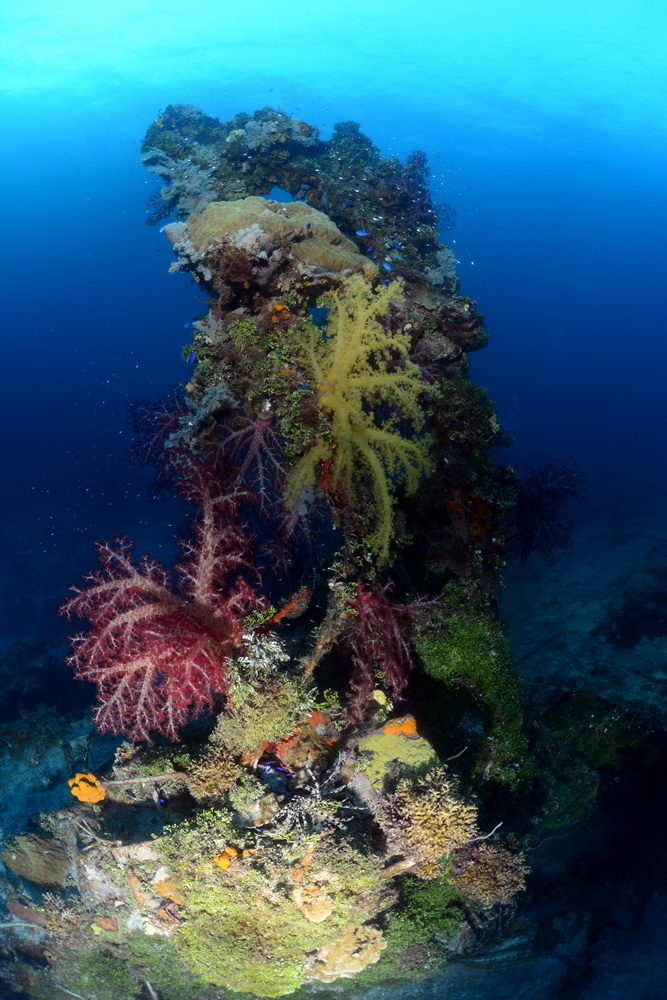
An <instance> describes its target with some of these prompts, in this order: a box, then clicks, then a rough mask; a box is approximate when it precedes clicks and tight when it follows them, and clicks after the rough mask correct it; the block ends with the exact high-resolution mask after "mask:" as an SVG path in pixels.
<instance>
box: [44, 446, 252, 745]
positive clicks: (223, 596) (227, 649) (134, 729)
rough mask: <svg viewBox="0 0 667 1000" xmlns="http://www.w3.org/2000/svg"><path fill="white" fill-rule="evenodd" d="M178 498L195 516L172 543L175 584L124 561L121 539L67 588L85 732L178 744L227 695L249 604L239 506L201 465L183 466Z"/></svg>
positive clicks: (147, 564)
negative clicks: (184, 729)
mask: <svg viewBox="0 0 667 1000" xmlns="http://www.w3.org/2000/svg"><path fill="white" fill-rule="evenodd" d="M180 469H181V485H180V491H181V495H182V496H183V499H184V500H185V501H186V502H191V503H192V502H193V503H196V504H197V506H198V508H199V515H198V517H197V519H196V521H195V522H194V525H193V537H192V539H191V540H187V541H184V542H181V553H182V554H181V559H180V561H179V563H178V565H177V567H176V574H177V578H178V584H177V586H176V587H175V588H174V587H173V586H172V579H171V574H170V573H169V572H168V571H167V570H165V569H164V568H163V567H162V566H161V565H160V564H159V563H158V562H157V561H156V560H154V559H151V558H150V557H149V556H144V557H143V558H142V559H141V561H140V562H139V563H136V562H135V561H134V560H133V558H132V552H133V548H134V546H133V544H132V543H131V542H130V541H129V540H128V539H117V540H116V542H115V543H113V544H111V543H110V542H102V543H99V544H98V545H97V546H96V547H97V551H98V554H99V557H100V562H101V568H100V569H98V570H96V571H95V572H94V573H91V574H89V575H88V576H86V577H84V580H85V586H84V587H72V588H71V590H72V595H71V596H70V597H69V598H68V599H67V600H66V601H65V603H64V604H63V606H62V608H61V613H62V614H64V615H66V616H67V617H68V618H69V619H71V618H72V617H77V618H85V619H88V621H89V623H90V629H89V631H88V632H86V633H79V634H78V635H75V636H74V637H73V639H72V649H73V654H72V656H71V657H70V658H69V663H70V664H71V665H72V666H73V668H74V675H75V677H77V678H79V679H81V680H89V681H93V682H94V683H95V684H96V685H97V695H98V704H97V706H96V708H95V709H94V715H93V717H94V721H95V726H96V728H97V729H98V730H99V731H100V732H112V733H116V734H121V733H123V734H125V735H127V736H129V737H130V738H131V739H133V740H147V741H148V742H149V743H150V742H151V735H150V734H151V733H161V734H162V735H164V736H167V737H169V739H172V740H178V730H179V728H180V727H181V726H183V725H184V724H185V723H186V722H188V721H190V720H191V719H192V718H194V717H196V716H197V715H199V714H200V713H201V712H203V711H206V710H210V709H211V708H213V706H214V702H215V700H216V697H217V696H219V695H221V694H224V693H225V692H226V691H227V690H228V688H229V683H230V679H229V672H228V668H227V663H228V660H229V658H230V656H232V655H233V654H234V652H235V651H236V650H237V649H238V648H239V647H240V644H241V635H242V628H243V619H244V616H245V615H246V614H247V612H248V611H249V609H250V608H251V607H252V606H256V605H257V602H258V599H257V597H256V595H255V591H254V589H253V588H252V586H251V585H250V584H249V583H248V581H247V580H246V579H245V577H244V576H243V575H242V574H243V573H244V572H246V573H252V572H254V570H253V567H252V564H251V562H250V549H251V539H250V536H249V535H248V533H247V531H246V530H245V528H244V527H243V526H241V525H240V524H239V520H238V513H239V510H238V508H239V500H238V497H237V496H236V495H235V494H234V493H230V492H225V490H224V489H223V488H222V486H221V484H220V482H219V481H218V480H216V479H215V478H213V477H212V476H211V475H210V474H209V473H208V472H207V470H206V469H205V467H204V466H202V465H201V464H198V463H195V462H194V461H192V460H191V459H190V460H184V461H183V462H182V463H181V465H180Z"/></svg>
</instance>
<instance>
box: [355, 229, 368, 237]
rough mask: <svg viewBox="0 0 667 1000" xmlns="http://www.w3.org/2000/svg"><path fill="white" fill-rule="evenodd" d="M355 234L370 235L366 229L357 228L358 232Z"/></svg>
mask: <svg viewBox="0 0 667 1000" xmlns="http://www.w3.org/2000/svg"><path fill="white" fill-rule="evenodd" d="M354 235H355V236H368V233H367V232H366V230H365V229H357V231H356V233H355V234H354Z"/></svg>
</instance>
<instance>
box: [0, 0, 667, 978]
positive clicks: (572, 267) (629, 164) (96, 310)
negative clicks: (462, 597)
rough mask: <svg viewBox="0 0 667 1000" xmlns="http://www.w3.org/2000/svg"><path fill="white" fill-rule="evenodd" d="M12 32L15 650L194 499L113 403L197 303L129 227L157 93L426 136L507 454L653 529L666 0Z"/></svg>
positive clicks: (257, 7) (140, 7)
mask: <svg viewBox="0 0 667 1000" xmlns="http://www.w3.org/2000/svg"><path fill="white" fill-rule="evenodd" d="M0 29H1V31H0V38H2V57H1V62H0V98H1V99H0V136H1V137H2V155H1V158H0V170H1V172H2V178H3V185H2V190H3V194H4V198H3V225H2V228H3V239H2V250H1V252H2V286H3V319H2V330H3V342H4V358H5V377H4V379H3V387H2V393H1V394H0V407H1V408H2V412H1V415H0V420H1V426H2V435H3V450H2V456H3V461H2V489H1V490H0V513H1V516H0V531H1V533H2V534H1V537H2V561H1V564H0V566H1V568H0V650H4V651H5V654H6V659H5V664H7V663H9V666H6V665H5V667H4V669H5V670H8V671H10V672H11V670H12V669H14V667H13V666H12V664H15V662H16V656H17V655H18V654H17V653H16V650H17V648H26V647H29V650H32V651H33V654H34V655H35V656H36V655H38V654H39V655H51V656H53V657H54V658H55V659H56V660H57V659H58V657H59V656H60V657H61V656H62V654H63V653H64V650H65V635H66V632H67V628H66V626H65V625H64V624H63V622H62V621H61V620H60V619H59V618H58V617H57V607H58V604H59V603H60V601H61V599H62V596H63V594H64V592H65V590H66V588H67V586H68V584H70V583H71V582H72V581H73V580H75V579H77V578H78V577H79V575H80V574H81V573H82V572H84V571H85V570H87V569H89V568H90V566H91V564H92V561H93V557H92V549H91V542H92V540H93V539H96V538H107V537H115V536H116V535H120V534H128V535H130V536H132V537H133V538H134V539H135V540H136V541H137V545H138V549H139V550H140V551H143V550H144V549H150V551H152V552H153V553H154V554H155V555H156V556H158V557H161V558H163V559H165V560H166V561H168V560H169V558H170V557H171V554H172V551H173V547H174V539H175V537H176V534H177V530H178V526H179V522H180V517H181V512H180V510H179V509H178V505H176V504H174V505H173V507H172V506H170V505H169V504H166V505H163V504H159V505H153V507H147V506H146V503H145V491H144V485H145V480H146V476H145V473H144V470H142V469H139V468H137V467H135V466H132V465H130V463H129V462H128V460H127V450H128V447H129V445H130V443H131V431H130V428H129V427H128V425H127V424H126V422H125V410H126V407H127V405H128V404H129V403H130V402H131V401H132V400H134V399H137V398H152V397H155V396H158V395H160V394H161V393H164V392H166V391H167V390H168V389H169V387H170V386H172V385H174V384H176V383H179V382H184V381H186V379H187V377H188V373H187V368H186V366H185V364H184V363H183V360H182V358H181V348H182V346H183V344H184V343H185V342H186V341H187V340H188V329H187V325H188V324H189V323H190V321H191V319H192V317H193V316H194V315H196V314H198V313H201V312H202V311H203V309H204V307H203V305H202V300H201V295H200V293H199V290H198V288H197V287H196V286H194V285H193V284H191V283H188V281H186V280H183V279H182V278H181V277H180V276H174V275H170V274H168V266H169V264H170V263H171V260H172V253H171V248H170V246H169V244H168V242H167V240H166V239H165V237H164V235H161V234H160V233H159V232H158V228H159V227H154V228H150V227H147V226H146V225H145V224H144V221H145V208H144V205H145V201H146V199H147V197H148V196H149V195H150V194H151V192H152V191H153V189H154V187H155V180H154V178H153V177H151V176H149V175H148V174H147V173H146V171H145V170H144V169H143V168H142V166H141V164H140V155H139V146H140V143H141V140H142V137H143V134H144V132H145V130H146V127H147V126H148V125H149V123H150V122H151V121H152V120H153V119H154V118H155V117H156V115H157V113H158V112H159V111H160V110H161V109H163V108H164V107H165V106H166V105H167V104H170V103H189V104H194V105H197V106H198V107H200V108H202V109H203V110H204V111H206V112H207V113H209V114H211V115H215V116H217V117H219V118H221V119H223V120H224V119H226V118H228V117H230V116H232V115H233V114H235V113H237V112H239V111H247V112H252V111H254V110H256V109H258V108H261V107H263V106H265V105H271V106H273V107H276V108H279V109H281V110H284V111H286V112H287V113H288V114H291V115H295V116H297V117H299V118H302V119H304V120H305V121H307V122H309V123H311V124H316V125H318V126H319V127H320V128H321V130H322V135H323V137H324V138H327V137H328V136H329V135H330V134H331V129H332V125H333V124H334V123H335V122H338V121H341V120H350V119H353V120H356V121H358V122H360V124H361V127H362V130H363V131H364V132H365V133H366V134H368V135H369V136H370V137H371V139H372V140H373V141H374V142H375V143H376V144H377V145H378V146H379V147H380V149H381V151H382V153H383V154H385V155H387V154H394V155H397V156H399V157H401V158H404V157H405V156H406V155H407V154H408V153H409V152H410V151H411V150H413V149H423V150H425V151H426V153H427V155H428V157H429V162H430V165H431V169H432V171H433V176H432V181H431V183H432V190H433V194H434V199H435V201H436V202H440V201H446V202H449V203H450V204H451V205H453V206H454V208H455V209H456V213H457V215H456V224H455V226H454V228H453V229H452V230H451V231H449V232H448V234H447V235H446V237H445V239H447V240H448V241H449V242H451V245H452V247H453V249H454V251H455V253H456V256H457V258H458V260H459V273H460V276H461V292H462V294H465V295H470V296H472V297H473V298H474V299H476V300H477V301H478V302H479V307H480V310H481V311H482V312H483V313H484V314H485V316H486V321H487V325H488V326H489V329H490V331H491V338H492V339H491V343H490V346H489V347H487V348H486V349H485V350H483V351H481V352H480V353H479V354H477V355H475V356H474V357H473V359H472V374H473V377H474V378H475V379H476V380H477V381H479V382H480V383H481V384H483V385H484V386H486V387H487V388H488V390H489V393H490V396H491V398H492V399H493V400H494V401H495V402H496V404H497V407H498V412H499V417H500V420H501V422H502V423H503V424H504V426H506V427H507V428H508V429H509V430H510V431H511V432H512V433H513V435H514V436H515V444H514V446H513V447H512V449H511V451H509V452H507V453H506V454H505V455H503V456H500V457H501V458H502V460H503V461H507V462H508V463H510V464H512V465H513V466H514V467H515V468H517V469H518V470H519V471H524V470H525V469H526V468H528V467H529V465H530V463H531V462H532V461H550V460H553V459H560V458H564V457H567V456H572V457H573V458H574V459H575V461H576V462H577V464H578V465H579V466H580V467H581V468H582V469H583V470H584V471H585V472H586V475H587V477H588V480H589V484H590V492H591V496H590V499H589V501H588V503H587V505H586V507H585V508H583V509H582V511H581V513H580V520H579V526H580V529H581V530H582V531H583V532H584V533H585V530H586V525H591V526H595V530H593V528H591V535H593V534H594V536H595V538H596V539H600V538H601V537H602V536H601V535H600V534H599V531H598V529H599V525H600V522H601V520H604V519H605V518H608V519H610V520H611V519H612V518H615V523H616V524H621V526H622V527H623V529H624V530H625V531H632V530H634V529H635V528H636V526H637V525H638V524H640V523H644V524H646V523H649V528H648V529H647V531H648V534H649V535H650V536H651V537H654V538H656V539H657V538H658V537H659V534H658V531H659V526H660V517H659V515H656V509H657V508H658V507H659V505H660V504H661V503H662V502H663V500H664V498H665V492H666V488H667V470H666V463H665V460H664V455H665V449H664V440H663V437H664V428H665V427H666V426H667V393H666V392H665V387H664V384H665V369H666V362H667V324H666V323H665V319H664V288H665V233H666V232H667V198H666V196H665V174H666V172H667V121H666V119H665V116H664V108H665V106H666V105H667V62H666V61H665V58H664V52H665V43H666V41H667V8H666V7H665V5H664V4H663V3H661V2H659V0H634V2H630V0H588V2H587V3H581V2H580V0H554V2H552V3H550V4H536V3H534V2H529V0H506V2H505V3H502V4H501V3H498V2H494V0H468V2H467V3H465V4H462V3H452V2H451V0H440V2H435V0H416V2H415V3H412V4H405V3H402V2H401V3H399V2H398V0H386V2H383V3H380V2H378V0H367V2H366V3H363V4H359V3H356V2H355V3H353V2H350V0H339V2H338V3H336V4H335V5H323V6H320V7H318V6H317V5H315V4H313V3H306V2H304V0H291V2H290V3H288V4H282V5H281V4H276V3H273V2H269V0H255V2H254V3H253V4H252V5H247V6H246V5H241V4H235V3H230V2H229V0H216V2H212V0H201V2H200V3H198V4H197V5H192V6H190V5H187V4H183V3H181V2H178V3H177V2H174V0H164V2H159V3H158V2H155V0H116V2H115V3H114V4H113V5H100V4H92V3H89V2H85V0H84V2H82V0H76V2H75V0H61V2H59V3H57V4H56V3H54V2H53V0H24V2H23V3H22V4H21V6H20V8H19V7H18V6H16V7H12V8H11V9H10V6H9V5H8V4H5V5H4V6H3V10H2V12H1V13H0ZM599 544H600V546H601V547H604V544H605V543H604V542H603V541H601V542H600V543H599ZM590 555H591V553H590V551H587V550H586V551H584V553H583V555H582V552H581V550H579V558H580V559H581V560H584V559H588V558H589V557H590ZM508 613H509V616H510V618H511V614H512V609H511V608H510V610H509V612H508ZM17 643H19V644H23V645H22V646H21V647H17V645H16V644H17ZM8 651H9V652H8ZM12 651H13V652H12ZM35 651H37V652H35ZM12 657H14V658H13V659H12ZM62 670H63V682H62V685H58V684H56V683H54V682H53V676H54V675H53V673H52V672H51V670H50V669H49V671H47V673H46V674H45V677H46V678H47V680H45V682H44V684H43V685H42V686H40V685H39V684H38V685H37V686H36V687H34V688H32V689H28V690H24V691H22V692H20V691H19V690H18V689H17V690H16V692H15V693H16V697H15V698H13V699H12V701H11V703H10V704H8V705H6V706H5V718H11V717H12V714H16V713H17V712H18V711H19V709H20V708H25V707H30V708H34V707H35V704H37V703H39V702H43V703H46V704H47V705H48V704H51V703H54V704H57V705H58V707H59V708H61V709H65V708H70V707H78V706H84V705H85V703H86V699H87V698H88V697H89V694H88V693H87V692H85V691H84V690H83V686H82V685H77V686H76V687H75V686H74V685H71V686H70V685H69V684H68V683H67V675H66V668H64V667H63V668H62ZM596 995H597V994H596Z"/></svg>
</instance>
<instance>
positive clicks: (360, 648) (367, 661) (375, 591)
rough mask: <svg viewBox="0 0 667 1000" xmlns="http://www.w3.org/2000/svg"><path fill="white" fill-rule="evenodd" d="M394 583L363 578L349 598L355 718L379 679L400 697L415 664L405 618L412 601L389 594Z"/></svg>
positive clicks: (347, 636) (351, 709)
mask: <svg viewBox="0 0 667 1000" xmlns="http://www.w3.org/2000/svg"><path fill="white" fill-rule="evenodd" d="M390 590H391V584H385V585H380V584H375V585H374V586H372V587H368V586H367V585H366V584H365V583H364V582H363V581H362V580H360V581H359V582H358V583H357V585H356V593H355V596H354V598H353V599H352V600H350V602H349V610H350V611H351V612H352V614H351V615H350V617H349V619H348V622H349V623H348V626H347V628H346V630H345V637H344V642H345V645H346V646H347V647H348V648H349V650H350V654H351V658H352V663H353V667H354V668H353V671H352V676H351V678H350V687H351V689H352V691H353V694H352V697H351V698H350V702H349V714H350V716H351V718H352V719H358V718H360V717H361V714H362V712H363V709H364V706H365V705H366V703H367V701H368V699H369V698H370V696H371V694H372V692H373V688H374V687H375V684H376V683H377V681H378V675H380V677H381V678H382V679H383V680H384V683H385V684H386V686H387V688H388V689H389V691H390V693H391V696H392V698H393V700H394V701H399V700H400V698H401V695H402V694H403V691H404V690H405V688H406V686H407V683H408V675H409V673H410V671H411V670H412V669H413V667H414V661H413V653H412V647H411V645H410V643H409V641H408V639H407V638H406V636H405V627H404V620H405V618H406V617H407V616H408V615H409V614H410V613H411V610H412V609H411V607H410V605H402V604H397V603H395V602H394V601H391V600H389V597H388V596H387V594H388V592H389V591H390Z"/></svg>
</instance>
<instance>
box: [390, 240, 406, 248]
mask: <svg viewBox="0 0 667 1000" xmlns="http://www.w3.org/2000/svg"><path fill="white" fill-rule="evenodd" d="M391 244H392V246H395V247H396V249H397V250H402V249H403V246H402V244H401V243H397V242H396V240H392V241H391Z"/></svg>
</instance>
